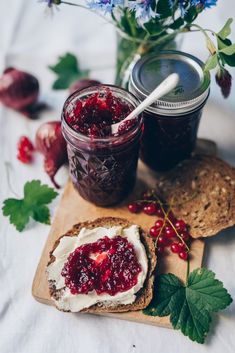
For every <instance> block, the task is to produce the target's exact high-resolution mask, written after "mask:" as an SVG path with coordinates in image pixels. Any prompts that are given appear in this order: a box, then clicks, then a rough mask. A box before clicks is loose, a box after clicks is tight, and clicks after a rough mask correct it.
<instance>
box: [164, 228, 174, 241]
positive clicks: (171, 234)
mask: <svg viewBox="0 0 235 353" xmlns="http://www.w3.org/2000/svg"><path fill="white" fill-rule="evenodd" d="M164 235H165V236H166V237H167V238H173V237H174V236H175V231H174V229H173V228H171V227H168V226H167V227H165V229H164Z"/></svg>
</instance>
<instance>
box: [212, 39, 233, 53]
mask: <svg viewBox="0 0 235 353" xmlns="http://www.w3.org/2000/svg"><path fill="white" fill-rule="evenodd" d="M216 38H217V43H218V49H219V50H220V49H224V48H226V47H229V46H230V45H231V44H232V42H231V40H230V39H228V38H226V39H222V38H220V37H219V36H216Z"/></svg>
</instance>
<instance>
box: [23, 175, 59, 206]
mask: <svg viewBox="0 0 235 353" xmlns="http://www.w3.org/2000/svg"><path fill="white" fill-rule="evenodd" d="M57 195H58V193H57V192H56V191H55V190H54V189H52V188H50V187H49V186H48V185H42V184H41V181H40V180H32V181H28V182H26V183H25V186H24V200H25V202H26V203H28V204H30V205H33V204H36V205H38V206H39V205H44V204H45V205H46V204H48V203H50V202H51V201H52V200H53V199H54V198H55V197H56V196H57Z"/></svg>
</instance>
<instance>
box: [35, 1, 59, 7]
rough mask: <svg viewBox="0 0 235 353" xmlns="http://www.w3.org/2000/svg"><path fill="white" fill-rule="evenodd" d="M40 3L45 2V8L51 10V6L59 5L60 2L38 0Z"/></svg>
mask: <svg viewBox="0 0 235 353" xmlns="http://www.w3.org/2000/svg"><path fill="white" fill-rule="evenodd" d="M40 2H46V3H47V6H48V7H50V8H52V6H53V5H60V4H61V0H40Z"/></svg>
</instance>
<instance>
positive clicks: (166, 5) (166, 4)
mask: <svg viewBox="0 0 235 353" xmlns="http://www.w3.org/2000/svg"><path fill="white" fill-rule="evenodd" d="M157 13H158V15H160V17H161V18H167V17H170V16H172V8H171V6H170V1H166V0H159V1H158V3H157Z"/></svg>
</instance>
